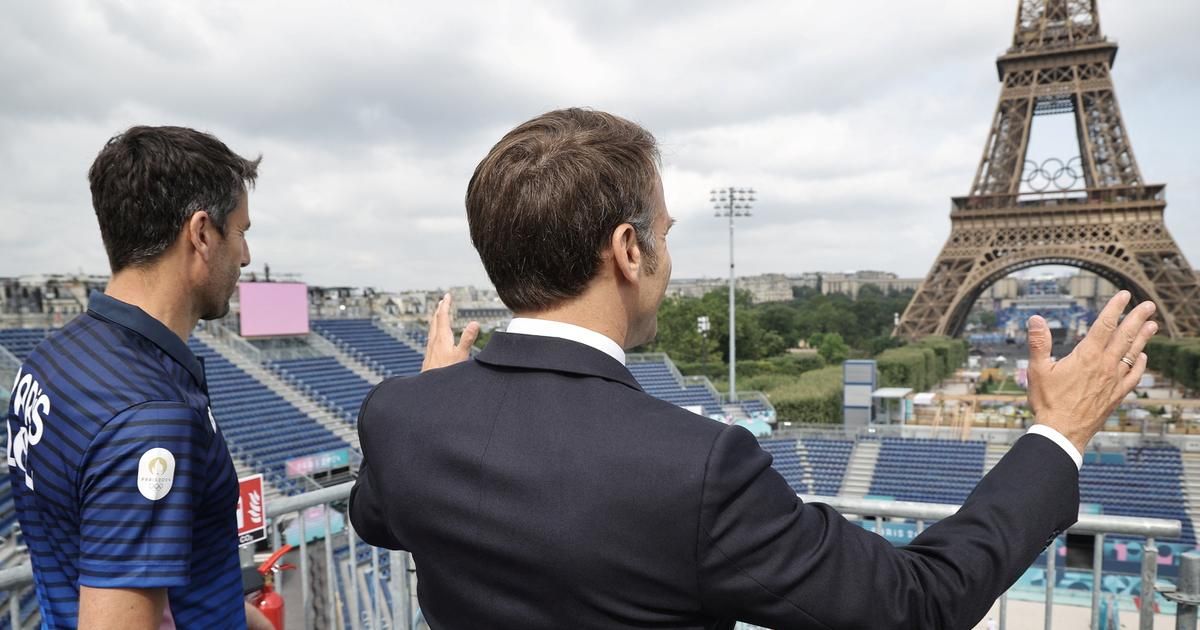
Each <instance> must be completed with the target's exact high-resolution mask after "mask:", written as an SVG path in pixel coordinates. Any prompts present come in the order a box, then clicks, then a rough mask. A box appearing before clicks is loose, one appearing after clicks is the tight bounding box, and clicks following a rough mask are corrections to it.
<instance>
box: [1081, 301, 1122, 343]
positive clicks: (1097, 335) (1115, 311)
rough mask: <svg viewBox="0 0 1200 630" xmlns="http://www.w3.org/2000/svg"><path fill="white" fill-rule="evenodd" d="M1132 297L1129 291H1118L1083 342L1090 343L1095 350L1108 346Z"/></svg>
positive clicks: (1105, 306) (1101, 312)
mask: <svg viewBox="0 0 1200 630" xmlns="http://www.w3.org/2000/svg"><path fill="white" fill-rule="evenodd" d="M1130 298H1131V296H1130V294H1129V291H1118V292H1117V294H1116V295H1114V296H1112V299H1110V300H1109V301H1108V304H1105V305H1104V309H1103V310H1101V311H1100V316H1099V317H1097V318H1096V321H1095V323H1093V324H1092V327H1091V329H1090V330H1088V334H1087V337H1085V338H1084V340H1083V343H1085V344H1088V345H1090V346H1091V347H1092V348H1093V349H1095V350H1103V349H1104V348H1107V347H1108V340H1109V339H1110V338H1111V337H1112V335H1113V333H1114V332H1116V330H1117V324H1118V323H1119V322H1120V321H1121V313H1124V312H1125V307H1126V306H1127V305H1128V304H1129V300H1130Z"/></svg>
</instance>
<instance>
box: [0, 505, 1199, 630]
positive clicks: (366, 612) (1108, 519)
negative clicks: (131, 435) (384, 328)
mask: <svg viewBox="0 0 1200 630" xmlns="http://www.w3.org/2000/svg"><path fill="white" fill-rule="evenodd" d="M353 485H354V484H353V482H347V483H343V484H339V485H336V486H331V487H329V488H323V489H320V490H316V491H313V492H306V493H304V494H301V495H297V496H292V497H284V498H281V499H277V500H275V501H274V502H272V503H269V504H267V506H266V513H267V518H268V523H269V525H270V531H271V543H272V546H273V548H279V547H280V545H281V544H282V542H283V540H282V537H283V534H282V533H281V531H280V527H278V526H277V525H278V524H279V520H280V518H281V517H285V516H289V515H298V516H299V518H298V519H297V522H298V538H299V545H298V546H299V549H300V554H299V556H300V571H299V573H300V575H299V576H298V579H300V581H301V587H300V590H301V593H302V601H301V602H300V604H301V605H302V606H303V610H304V627H305V628H313V627H315V623H316V621H317V620H316V618H315V616H314V614H313V610H312V609H313V605H312V604H313V601H314V597H316V596H317V595H321V596H322V597H323V599H324V602H325V606H326V611H325V613H326V618H325V620H324V621H325V625H323V626H322V627H329V628H347V629H350V630H361V629H364V628H365V629H371V630H375V629H378V628H404V629H411V628H413V627H414V626H415V625H416V619H417V616H416V615H415V614H414V613H415V612H416V610H417V608H416V602H415V597H414V595H413V594H414V593H415V590H414V589H413V588H412V579H411V576H410V574H412V573H413V569H412V566H413V565H412V562H411V559H410V558H409V556H408V554H407V553H404V552H398V551H388V550H381V549H379V548H378V547H370V549H371V552H370V560H369V563H370V570H369V571H367V572H366V573H369V575H370V581H369V582H365V581H364V583H363V584H360V578H362V577H363V576H361V575H359V572H358V556H357V551H358V546H359V545H364V544H366V543H363V542H361V541H360V540H359V539H358V536H357V535H355V534H354V530H353V526H352V525H351V523H350V522H349V518H346V519H345V541H346V544H347V545H348V547H349V566H350V569H351V571H350V579H349V580H348V585H347V586H346V587H345V588H344V589H339V588H338V576H337V574H336V573H337V572H338V571H339V570H340V567H339V565H337V564H336V563H335V561H334V556H335V550H334V547H335V546H336V543H337V539H338V535H336V534H334V533H333V532H332V529H333V528H332V527H331V525H332V521H331V518H332V517H331V512H333V510H331V509H328V508H329V506H330V504H332V503H335V502H341V501H345V500H346V499H348V498H349V496H350V489H351V488H352V487H353ZM800 496H801V498H802V499H803V500H804V501H806V502H810V503H825V504H828V505H829V506H830V507H833V508H834V509H836V510H837V511H838V512H840V513H842V514H847V515H856V516H861V517H871V518H874V519H875V529H876V532H881V531H882V527H883V520H882V519H883V518H897V519H907V520H913V521H916V529H917V532H918V533H919V532H920V531H921V530H923V529H924V528H925V526H926V524H927V523H931V522H933V521H937V520H940V519H943V518H946V517H948V516H951V515H952V514H954V513H955V512H957V511H958V509H959V506H957V505H948V504H934V503H915V502H908V501H882V500H875V499H859V498H852V497H828V496H809V495H800ZM317 506H325V507H326V509H325V510H324V511H323V523H322V525H323V527H322V529H323V533H322V534H321V538H322V539H323V552H324V553H323V555H324V570H325V575H324V580H323V582H324V584H323V585H322V586H323V593H319V594H318V593H314V592H313V591H314V588H313V584H312V576H310V562H312V560H310V557H309V553H308V551H309V550H308V547H309V541H308V535H307V534H308V532H307V527H308V525H307V523H306V522H305V518H304V514H303V513H304V511H305V510H307V509H309V508H313V507H317ZM1181 529H1182V524H1181V523H1180V522H1179V521H1177V520H1166V519H1152V518H1134V517H1125V516H1104V515H1095V514H1081V515H1079V521H1078V522H1077V523H1076V524H1075V525H1074V526H1072V527H1071V528H1070V529H1069V530H1068V531H1069V532H1070V533H1073V534H1085V535H1092V536H1095V537H1096V545H1095V552H1094V553H1095V557H1094V563H1093V579H1094V581H1093V585H1094V586H1093V589H1092V617H1091V618H1092V623H1091V627H1092V628H1098V627H1099V625H1098V624H1099V616H1098V615H1099V603H1100V589H1099V588H1096V587H1095V586H1096V585H1099V584H1100V583H1101V580H1100V575H1101V569H1102V559H1103V549H1104V536H1106V535H1120V536H1134V537H1144V538H1145V539H1146V542H1145V544H1144V545H1143V553H1142V566H1141V569H1142V576H1141V578H1142V583H1141V608H1140V610H1139V625H1138V627H1139V628H1140V629H1142V630H1149V629H1150V628H1152V627H1153V623H1154V594H1155V590H1154V588H1155V580H1156V578H1157V571H1158V549H1157V546H1156V545H1155V542H1154V541H1155V540H1156V539H1162V538H1178V537H1179V535H1180V532H1181ZM1056 551H1057V539H1056V540H1055V541H1054V542H1051V543H1050V546H1049V547H1048V548H1047V557H1048V558H1050V559H1051V560H1050V561H1049V562H1047V564H1046V608H1045V621H1044V624H1045V625H1044V627H1045V628H1046V629H1050V628H1051V627H1052V615H1053V594H1054V584H1055V578H1054V571H1055V564H1054V562H1053V558H1055V556H1056ZM383 554H387V557H388V563H389V565H390V569H389V572H390V575H389V578H388V579H387V580H384V579H383V576H382V575H381V557H382V555H383ZM287 579H288V580H289V581H290V580H293V579H297V578H296V577H288V578H287ZM32 583H33V572H32V569H31V567H30V564H29V563H28V562H25V563H24V564H21V565H20V566H17V567H12V568H8V569H4V570H0V591H7V592H8V593H9V599H8V609H9V610H8V614H9V619H10V620H11V627H13V628H19V627H21V625H20V601H19V600H20V597H19V592H20V590H21V589H24V588H26V587H28V586H30V585H31V584H32ZM277 585H278V588H279V589H280V590H283V575H282V574H281V575H280V576H279V578H278V579H277ZM364 586H365V587H366V589H367V594H368V597H367V598H366V600H368V603H367V604H366V605H365V607H364V608H365V609H363V608H360V605H359V603H360V601H361V600H362V599H363V598H362V597H361V595H362V592H361V589H362V587H364ZM385 589H386V590H387V594H388V595H390V600H391V605H390V606H389V605H388V602H387V600H386V598H385V597H384V596H383V594H384V591H385ZM340 590H345V591H346V597H345V598H344V599H343V598H342V597H341V596H340V594H339V591H340ZM1166 590H1167V592H1166V593H1165V596H1166V597H1167V598H1168V599H1170V600H1172V601H1175V602H1176V603H1177V612H1176V615H1177V618H1176V624H1177V625H1176V628H1177V629H1181V630H1182V629H1187V630H1195V628H1196V604H1198V603H1200V553H1196V552H1188V553H1185V554H1184V555H1183V558H1182V562H1181V566H1180V575H1179V586H1178V588H1176V589H1166ZM371 595H373V596H371ZM1007 602H1008V596H1007V593H1006V594H1005V595H1002V596H1001V597H1000V599H999V607H1000V614H999V617H1000V618H999V623H1000V628H1001V629H1002V630H1003V629H1005V628H1006V627H1007V618H1006V617H1007V614H1006V613H1007ZM292 605H294V602H293V604H292ZM345 619H349V623H348V624H347V623H346V622H345Z"/></svg>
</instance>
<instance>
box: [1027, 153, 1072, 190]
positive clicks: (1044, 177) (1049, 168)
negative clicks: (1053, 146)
mask: <svg viewBox="0 0 1200 630" xmlns="http://www.w3.org/2000/svg"><path fill="white" fill-rule="evenodd" d="M1081 179H1083V159H1082V158H1080V157H1079V156H1078V155H1077V156H1075V157H1073V158H1071V159H1070V160H1067V162H1066V163H1065V164H1064V163H1063V161H1062V160H1060V159H1058V158H1050V159H1048V160H1046V161H1044V162H1042V163H1041V164H1038V163H1037V162H1034V161H1033V160H1025V169H1024V172H1022V173H1021V182H1022V183H1023V184H1025V185H1026V186H1028V187H1029V189H1030V190H1032V191H1033V192H1046V191H1048V190H1050V188H1051V187H1053V188H1054V189H1055V190H1058V191H1064V190H1072V189H1074V188H1075V185H1076V184H1078V183H1079V180H1081Z"/></svg>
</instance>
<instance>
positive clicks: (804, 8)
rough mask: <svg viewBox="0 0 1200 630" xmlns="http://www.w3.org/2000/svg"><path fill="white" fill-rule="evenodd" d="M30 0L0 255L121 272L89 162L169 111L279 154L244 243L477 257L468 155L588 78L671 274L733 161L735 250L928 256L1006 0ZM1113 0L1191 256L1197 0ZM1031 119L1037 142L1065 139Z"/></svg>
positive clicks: (15, 77)
mask: <svg viewBox="0 0 1200 630" xmlns="http://www.w3.org/2000/svg"><path fill="white" fill-rule="evenodd" d="M15 6H16V7H17V8H14V6H10V7H9V8H8V10H7V11H6V12H5V15H4V18H3V20H0V86H2V88H0V216H2V217H3V219H4V220H3V222H2V223H0V252H2V253H3V256H2V257H0V275H16V274H25V273H37V272H75V271H80V270H82V271H85V272H101V273H104V272H107V264H106V262H105V257H104V254H103V250H102V247H101V244H100V238H99V232H98V230H97V228H96V223H95V218H94V215H93V213H92V211H91V206H90V198H89V195H88V190H87V182H86V172H87V168H88V166H89V165H90V164H91V161H92V159H93V158H94V157H95V154H96V152H97V151H98V150H99V148H100V147H101V145H102V144H103V143H104V142H105V140H107V139H108V138H109V137H110V136H111V135H113V134H114V133H116V132H119V131H121V130H122V129H124V128H126V127H129V126H130V125H134V124H175V125H184V126H191V127H195V128H199V129H203V130H206V131H210V132H212V133H215V134H216V135H218V136H219V137H220V138H222V139H223V140H225V141H226V142H227V143H228V144H229V145H230V146H231V148H233V149H234V150H235V151H238V152H240V153H242V154H243V155H247V156H252V155H256V154H259V153H261V154H263V156H264V160H263V163H262V166H261V168H260V171H259V173H260V179H259V184H258V188H257V190H256V191H255V192H254V193H253V196H252V198H251V216H252V220H253V223H254V229H253V230H252V231H251V233H250V245H251V252H252V255H253V257H254V263H253V268H255V269H261V266H262V263H264V262H267V263H270V265H271V267H272V269H273V270H275V271H276V272H291V273H298V274H300V275H301V276H302V277H303V278H304V279H305V280H307V281H309V282H310V283H314V284H349V285H372V286H376V287H379V288H383V289H408V288H438V287H446V286H451V285H461V284H479V283H484V282H486V275H485V274H484V272H483V267H482V265H481V264H480V263H479V260H478V258H477V256H476V254H475V252H474V250H473V249H472V248H471V245H470V240H469V238H468V235H467V227H466V219H465V212H464V210H463V204H462V199H463V194H464V191H465V188H466V182H467V180H468V178H469V176H470V174H471V172H472V171H473V169H474V167H475V165H476V163H478V161H479V160H480V159H481V158H482V157H483V155H484V154H485V153H486V152H487V150H488V149H489V148H490V147H491V145H492V144H493V143H495V141H496V140H498V139H499V138H500V136H501V135H503V133H504V132H506V131H507V130H508V129H510V128H511V127H513V126H515V125H516V124H518V123H520V122H522V121H524V120H526V119H528V118H530V117H532V116H534V115H537V114H539V113H542V112H544V111H547V110H550V109H555V108H558V107H563V106H572V105H583V106H591V107H596V108H599V109H604V110H608V111H612V112H614V113H617V114H620V115H622V116H625V117H627V118H630V119H633V120H635V121H638V122H640V123H642V124H644V125H645V126H647V127H648V128H649V129H650V130H651V131H653V132H654V133H655V134H656V135H657V137H658V138H659V140H660V142H661V144H662V148H663V155H664V174H663V178H664V185H665V189H666V196H667V203H668V206H669V208H670V210H671V212H672V214H674V215H675V216H676V217H677V218H678V219H679V221H680V222H679V225H678V226H677V227H676V228H675V229H674V230H673V231H672V233H671V243H670V246H671V251H672V255H673V257H674V261H675V276H676V277H698V276H721V275H723V274H725V273H727V269H728V267H727V264H728V263H727V260H728V245H727V231H726V224H725V223H723V222H722V221H720V220H718V219H715V218H713V216H712V211H711V209H710V207H709V204H708V191H709V189H711V188H714V187H719V186H727V185H735V186H753V187H755V188H757V189H758V191H759V195H758V206H757V208H756V211H755V216H754V217H753V218H751V219H749V220H747V221H745V222H743V223H740V224H739V227H738V235H737V241H738V248H739V249H738V251H739V256H738V267H739V273H745V274H753V273H763V272H801V271H810V270H831V271H845V270H853V269H883V270H888V271H894V272H896V273H899V274H901V275H904V276H922V275H924V274H925V272H926V271H927V270H928V268H929V266H930V264H931V263H932V262H933V258H934V256H935V255H936V253H937V251H938V250H939V248H940V247H941V245H942V243H943V242H944V240H945V238H946V236H947V235H948V233H949V229H950V222H949V218H948V213H949V207H950V201H949V197H950V196H951V195H961V194H965V193H966V192H967V190H968V188H969V187H970V184H971V178H972V177H973V176H974V173H975V169H976V166H977V163H978V160H979V157H980V154H981V152H982V149H983V143H984V139H985V137H986V134H987V131H988V126H989V124H990V122H991V117H992V114H993V110H994V108H995V103H996V97H997V94H998V90H999V84H998V82H997V77H996V71H995V66H994V61H995V57H996V55H997V54H999V53H1001V52H1002V51H1003V50H1004V48H1006V47H1007V46H1008V44H1009V41H1010V39H1011V37H1012V25H1013V21H1014V16H1015V11H1016V8H1017V2H1016V1H1015V0H972V1H970V2H945V1H932V0H928V1H925V0H913V1H909V2H895V1H894V0H879V1H867V0H863V1H860V2H854V3H833V2H816V1H811V2H808V1H784V0H774V1H741V2H696V1H692V2H641V1H637V0H626V1H616V2H614V1H606V2H577V3H572V2H522V1H519V0H518V1H511V2H480V3H474V2H463V1H459V2H442V3H397V2H378V3H373V2H354V3H332V2H306V1H288V2H282V1H280V2H234V1H229V2H136V3H134V2H122V3H117V2H83V1H82V0H80V1H77V2H60V1H51V0H39V1H38V2H24V3H19V4H18V5H15ZM1101 11H1102V15H1101V18H1102V20H1101V22H1102V26H1103V28H1104V31H1105V33H1106V34H1107V35H1108V37H1109V38H1110V39H1114V40H1116V41H1117V42H1118V43H1119V44H1120V46H1121V52H1120V54H1119V55H1118V57H1117V63H1116V67H1115V71H1114V74H1113V76H1114V79H1115V81H1116V86H1117V93H1118V96H1119V98H1120V103H1121V108H1122V111H1123V114H1124V118H1125V122H1126V126H1127V129H1128V131H1129V133H1130V135H1131V137H1132V140H1133V147H1134V150H1135V153H1136V156H1137V160H1138V162H1139V164H1140V166H1141V169H1142V173H1143V176H1144V177H1145V179H1146V180H1147V181H1148V182H1165V183H1167V184H1168V186H1167V200H1168V209H1167V225H1168V227H1169V229H1170V230H1171V231H1172V233H1173V234H1174V236H1175V238H1176V239H1177V240H1178V242H1179V243H1180V245H1181V246H1182V247H1183V250H1184V253H1185V254H1186V255H1187V257H1188V259H1189V260H1190V261H1191V263H1192V264H1193V265H1198V264H1200V169H1198V168H1197V156H1196V147H1197V145H1198V144H1200V123H1198V122H1197V115H1196V113H1195V112H1196V107H1197V103H1200V36H1198V32H1197V31H1198V30H1200V2H1192V1H1186V2H1185V1H1180V0H1107V1H1105V2H1102V3H1101ZM1063 118H1064V117H1048V118H1039V119H1038V122H1039V123H1041V122H1042V121H1049V122H1046V123H1045V127H1046V128H1054V127H1055V126H1056V125H1057V126H1058V128H1059V129H1060V130H1061V128H1062V125H1061V123H1059V122H1058V121H1057V120H1063ZM1056 119H1057V120H1056ZM1066 120H1068V121H1069V119H1066ZM1034 133H1035V140H1034V143H1035V144H1034V146H1033V148H1031V155H1030V157H1031V158H1034V159H1038V160H1040V159H1044V158H1047V157H1069V155H1068V154H1070V155H1073V154H1074V153H1076V152H1077V151H1076V149H1075V147H1074V146H1072V145H1071V143H1070V142H1068V141H1066V140H1065V139H1062V138H1058V139H1055V138H1056V137H1055V134H1054V133H1050V132H1046V133H1045V134H1044V136H1045V138H1050V140H1046V139H1042V140H1039V139H1038V137H1037V136H1038V128H1037V127H1036V126H1035V130H1034ZM1058 135H1059V136H1061V135H1062V134H1061V133H1060V134H1058Z"/></svg>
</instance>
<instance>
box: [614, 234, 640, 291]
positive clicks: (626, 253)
mask: <svg viewBox="0 0 1200 630" xmlns="http://www.w3.org/2000/svg"><path fill="white" fill-rule="evenodd" d="M611 241H612V242H611V243H610V245H611V246H612V253H613V264H614V265H616V267H617V272H618V273H619V274H620V275H621V276H622V277H624V278H625V280H626V281H627V282H630V283H633V284H636V283H637V282H638V280H639V279H640V278H641V270H642V250H641V249H640V248H638V242H637V231H636V230H634V229H633V226H632V225H630V224H628V223H622V224H621V225H618V226H617V229H615V230H613V233H612V239H611Z"/></svg>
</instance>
